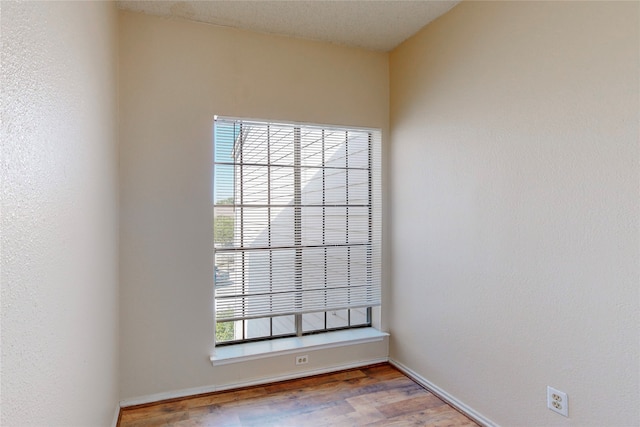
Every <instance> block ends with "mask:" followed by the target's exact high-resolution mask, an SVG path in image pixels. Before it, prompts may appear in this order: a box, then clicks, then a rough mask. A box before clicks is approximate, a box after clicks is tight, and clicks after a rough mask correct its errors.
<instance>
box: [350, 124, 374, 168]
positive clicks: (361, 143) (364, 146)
mask: <svg viewBox="0 0 640 427" xmlns="http://www.w3.org/2000/svg"><path fill="white" fill-rule="evenodd" d="M347 151H348V154H349V161H348V166H349V167H350V168H368V167H369V132H364V131H349V142H348V144H347Z"/></svg>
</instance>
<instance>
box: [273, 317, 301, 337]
mask: <svg viewBox="0 0 640 427" xmlns="http://www.w3.org/2000/svg"><path fill="white" fill-rule="evenodd" d="M295 333H296V318H295V316H278V317H274V318H273V335H289V334H295Z"/></svg>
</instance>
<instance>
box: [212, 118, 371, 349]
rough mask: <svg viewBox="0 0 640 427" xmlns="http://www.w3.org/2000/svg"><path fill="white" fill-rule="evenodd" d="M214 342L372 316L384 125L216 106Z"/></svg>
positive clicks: (356, 323)
mask: <svg viewBox="0 0 640 427" xmlns="http://www.w3.org/2000/svg"><path fill="white" fill-rule="evenodd" d="M213 160H214V162H213V163H214V168H213V170H214V175H213V176H214V185H213V201H214V207H213V217H214V219H213V233H214V284H215V325H216V332H215V333H216V345H221V344H232V343H238V342H247V341H253V340H262V339H271V338H276V337H285V336H301V335H305V334H310V333H318V332H324V331H330V330H337V329H344V328H353V327H360V326H370V325H371V307H373V306H377V305H380V260H381V247H380V242H381V227H380V222H381V221H380V215H381V209H380V193H381V190H380V131H379V130H371V129H362V128H355V129H349V128H343V127H329V126H320V125H308V124H304V125H303V124H296V123H282V122H268V121H259V120H247V119H237V118H226V117H216V119H215V124H214V159H213Z"/></svg>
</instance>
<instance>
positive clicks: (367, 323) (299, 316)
mask: <svg viewBox="0 0 640 427" xmlns="http://www.w3.org/2000/svg"><path fill="white" fill-rule="evenodd" d="M219 120H223V121H225V122H226V121H240V122H241V123H243V122H245V121H246V122H249V123H262V124H265V125H266V126H269V124H273V125H276V126H278V125H285V126H292V127H293V129H294V149H293V151H294V166H293V170H294V194H293V199H294V220H295V223H294V230H296V231H295V232H294V246H295V247H296V249H295V253H296V255H295V256H296V265H300V258H301V256H302V255H301V254H302V249H301V248H302V247H303V245H302V242H301V234H302V224H301V218H302V216H301V206H302V203H301V188H302V186H301V177H300V173H301V169H302V164H301V131H302V129H303V128H305V129H306V128H309V127H312V128H320V129H322V132H323V140H322V144H323V147H322V150H321V151H322V158H323V160H322V165H323V166H322V170H323V174H324V171H325V169H326V166H325V165H326V163H325V158H324V157H325V147H324V132H325V129H327V130H332V131H344V132H345V137H346V138H347V140H346V141H345V152H347V153H348V132H349V131H352V132H361V133H362V132H366V133H367V134H368V154H367V156H368V167H367V173H368V190H367V194H368V199H369V200H368V209H369V213H368V218H369V219H368V221H369V235H368V244H369V245H372V244H374V243H373V239H374V237H373V232H374V231H375V234H376V236H377V239H378V241H377V243H376V244H377V245H378V246H380V245H381V220H380V216H381V206H376V207H375V209H376V212H374V211H373V210H374V207H373V199H374V198H375V199H377V204H378V205H381V200H380V199H381V194H380V193H381V182H380V181H381V177H380V175H381V174H380V168H381V156H380V150H381V133H382V132H381V130H380V129H372V128H361V127H345V126H333V125H320V124H308V123H298V122H290V121H286V122H285V121H270V120H254V119H247V118H234V117H226V116H225V117H223V116H216V117H215V121H214V141H213V153H214V154H213V170H214V174H213V176H214V180H213V185H214V188H215V186H216V183H215V168H216V165H223V164H225V163H224V162H218V161H216V131H215V129H216V126H217V123H218V121H219ZM241 132H242V131H241ZM268 135H269V133H268ZM267 138H269V137H267ZM241 143H242V142H241ZM235 144H236V142H235V141H234V145H235ZM376 144H377V146H376ZM267 146H268V147H270V142H269V141H267ZM268 149H270V148H268ZM376 150H377V155H376V154H374V152H375V151H376ZM347 155H348V154H347ZM240 156H242V150H240ZM236 163H238V164H234V174H235V173H236V170H235V166H239V167H240V176H243V173H242V167H243V166H242V165H243V164H244V162H243V161H242V158H241V159H240V161H239V162H236ZM267 164H268V166H267V171H268V172H267V174H268V177H267V182H268V183H269V185H268V186H267V187H268V192H269V195H268V200H269V206H270V200H271V194H270V191H271V183H272V181H271V176H270V173H271V172H270V171H271V167H273V164H272V163H271V159H270V158H269V159H268V162H267ZM226 165H227V166H228V164H226ZM345 171H347V172H345V174H346V176H347V184H346V187H345V188H348V185H349V184H348V171H349V167H348V164H347V166H345ZM374 175H375V176H374ZM376 179H377V182H374V180H376ZM323 182H324V177H323ZM234 185H235V184H234ZM323 185H324V184H323ZM375 187H377V188H375ZM244 188H245V187H244V184H243V183H241V184H240V191H241V192H242V191H243V190H244ZM234 191H235V190H234ZM346 191H347V194H348V189H347V190H346ZM375 191H377V192H378V194H377V195H375V194H374V192H375ZM323 192H324V188H323ZM214 193H215V190H214ZM323 198H324V196H323ZM213 206H214V210H215V207H216V206H219V205H217V204H216V200H215V196H214V200H213ZM233 206H234V208H235V207H237V206H243V201H242V200H241V201H240V204H236V203H235V199H234V203H233ZM324 206H325V205H324V201H323V205H322V207H323V221H324V217H325V216H326V215H325V213H324ZM345 206H346V212H347V213H346V215H347V216H346V218H348V210H349V204H348V195H347V203H346V205H345ZM374 215H377V216H378V218H377V221H376V220H374V219H373V217H374ZM268 222H269V224H268V228H269V235H270V233H271V214H270V207H269V221H268ZM241 224H242V222H241ZM347 227H348V225H347ZM374 227H377V228H378V229H377V230H373V228H374ZM214 236H215V213H214ZM243 239H244V234H243V232H242V230H241V236H240V246H243V242H242V240H243ZM269 239H270V237H269ZM323 239H324V237H323ZM269 245H271V241H269ZM298 248H300V249H298ZM225 251H227V249H216V245H215V242H214V250H213V255H214V262H213V264H214V272H215V273H216V274H214V295H216V296H214V304H216V305H217V300H218V296H217V294H216V283H215V282H216V277H217V272H218V267H217V265H216V262H215V259H216V254H217V253H218V252H225ZM380 252H381V250H380V249H378V253H377V256H378V257H379V258H381V255H380ZM242 256H243V259H244V252H243V255H242ZM368 256H370V254H369V255H368ZM243 262H244V261H243ZM380 262H381V260H380V259H378V260H377V263H378V264H379V263H380ZM243 268H244V264H243ZM368 268H369V266H368ZM376 271H377V273H378V275H379V276H381V266H380V265H378V266H377V270H376ZM243 274H244V273H243ZM368 274H374V273H373V272H369V270H368ZM300 275H301V269H300V268H296V269H295V285H294V286H295V287H296V289H297V290H298V291H300V292H301V291H302V288H301V280H300V279H299V277H300ZM375 280H377V282H378V285H377V292H378V293H380V292H381V285H380V283H379V282H380V280H381V277H377V278H375ZM245 286H246V284H245V281H244V280H243V284H242V287H243V288H244V287H245ZM379 298H380V296H379ZM378 305H380V302H378V303H375V304H371V305H368V306H366V307H350V308H343V309H338V310H333V309H329V310H323V311H320V312H310V313H306V312H298V313H294V314H288V315H289V316H290V315H292V316H294V325H295V330H294V331H292V332H290V333H282V334H274V331H273V321H274V318H276V317H279V315H276V316H263V317H259V318H260V319H269V330H270V331H269V334H268V335H265V336H260V337H247V336H246V334H247V332H246V330H247V328H248V327H247V324H246V322H247V321H249V320H251V318H250V317H244V318H242V319H238V320H232V321H233V322H237V323H236V325H238V324H241V325H240V330H241V331H242V336H241V338H237V339H233V340H226V341H219V340H218V339H217V336H216V333H217V331H218V327H219V326H220V325H219V324H221V323H224V322H230V321H229V320H224V319H222V320H220V319H218V318H217V308H215V307H214V337H215V340H214V342H215V346H216V347H221V346H227V345H235V344H242V343H249V342H254V341H263V340H272V339H280V338H287V337H301V336H305V335H313V334H319V333H327V332H333V331H340V330H344V329H355V328H367V327H371V326H372V324H373V309H372V308H373V307H374V306H378ZM356 309H364V311H365V314H364V318H365V320H364V322H359V323H352V321H351V315H352V310H356ZM339 310H346V316H347V320H346V325H344V326H338V327H329V326H328V324H329V322H328V316H329V315H331V314H335V312H336V311H339ZM314 313H315V314H317V313H321V315H323V317H324V319H323V327H321V328H313V329H311V330H305V328H304V326H303V324H304V322H303V320H304V317H303V316H305V315H306V314H314ZM234 333H235V332H234Z"/></svg>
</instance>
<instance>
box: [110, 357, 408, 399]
mask: <svg viewBox="0 0 640 427" xmlns="http://www.w3.org/2000/svg"><path fill="white" fill-rule="evenodd" d="M388 361H389V358H387V357H383V358H378V359H369V360H361V361H358V362H352V363H346V364H341V365H333V366H327V367H324V368H318V369H311V370H306V371H298V372H292V373H289V374H284V375H278V376H273V377H262V378H256V379H252V380H248V381H241V382H237V383H230V384H222V385H210V386H203V387H194V388H187V389H182V390H175V391H168V392H164V393H156V394H149V395H146V396H139V397H134V398H130V399H124V400H121V401H120V407H121V408H126V407H128V406H135V405H143V404H146V403H154V402H159V401H162V400H168V399H176V398H181V397H187V396H195V395H197V394H204V393H213V392H216V391H225V390H232V389H237V388H242V387H250V386H254V385H262V384H269V383H275V382H278V381H286V380H292V379H296V378H303V377H309V376H312V375H319V374H326V373H329V372H337V371H343V370H345V369H353V368H360V367H362V366H367V365H375V364H377V363H385V362H388ZM398 369H399V368H398Z"/></svg>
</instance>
